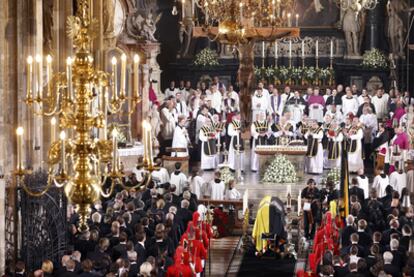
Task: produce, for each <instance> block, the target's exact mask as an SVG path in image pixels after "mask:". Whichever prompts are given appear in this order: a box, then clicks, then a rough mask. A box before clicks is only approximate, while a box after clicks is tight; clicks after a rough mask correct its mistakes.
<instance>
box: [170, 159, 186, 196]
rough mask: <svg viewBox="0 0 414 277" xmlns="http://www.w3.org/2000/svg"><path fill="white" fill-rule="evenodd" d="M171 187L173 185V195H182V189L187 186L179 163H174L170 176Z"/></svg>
mask: <svg viewBox="0 0 414 277" xmlns="http://www.w3.org/2000/svg"><path fill="white" fill-rule="evenodd" d="M170 183H171V185H175V187H176V190H175V191H174V193H175V194H176V195H180V194H181V193H183V188H184V186H185V185H186V184H187V176H186V175H185V174H184V173H183V172H182V171H181V163H175V171H174V172H172V173H171V176H170Z"/></svg>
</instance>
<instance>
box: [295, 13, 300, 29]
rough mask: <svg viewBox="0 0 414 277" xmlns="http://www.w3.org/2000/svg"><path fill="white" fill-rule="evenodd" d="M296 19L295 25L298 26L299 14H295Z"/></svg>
mask: <svg viewBox="0 0 414 277" xmlns="http://www.w3.org/2000/svg"><path fill="white" fill-rule="evenodd" d="M295 17H296V21H295V26H296V27H298V26H299V14H296V16H295Z"/></svg>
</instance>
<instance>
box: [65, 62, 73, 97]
mask: <svg viewBox="0 0 414 277" xmlns="http://www.w3.org/2000/svg"><path fill="white" fill-rule="evenodd" d="M72 62H73V61H72V58H71V57H68V58H67V59H66V82H67V89H68V98H69V100H72V99H73V84H72Z"/></svg>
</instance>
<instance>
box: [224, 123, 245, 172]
mask: <svg viewBox="0 0 414 277" xmlns="http://www.w3.org/2000/svg"><path fill="white" fill-rule="evenodd" d="M227 134H228V135H229V137H231V139H230V145H229V157H228V159H229V167H230V168H231V169H232V170H236V169H237V165H239V166H240V167H241V170H242V171H243V166H244V151H241V152H240V154H239V156H238V155H237V153H236V151H237V150H236V149H235V148H234V147H233V144H235V145H238V144H239V143H240V144H241V141H237V140H238V138H239V134H240V130H236V129H235V127H234V125H233V124H232V123H230V124H229V126H228V128H227ZM234 140H236V143H234V142H233V141H234ZM238 157H239V160H237V158H238Z"/></svg>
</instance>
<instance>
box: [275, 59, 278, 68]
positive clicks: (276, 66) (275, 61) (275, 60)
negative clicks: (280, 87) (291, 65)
mask: <svg viewBox="0 0 414 277" xmlns="http://www.w3.org/2000/svg"><path fill="white" fill-rule="evenodd" d="M277 60H278V58H275V67H277Z"/></svg>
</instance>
